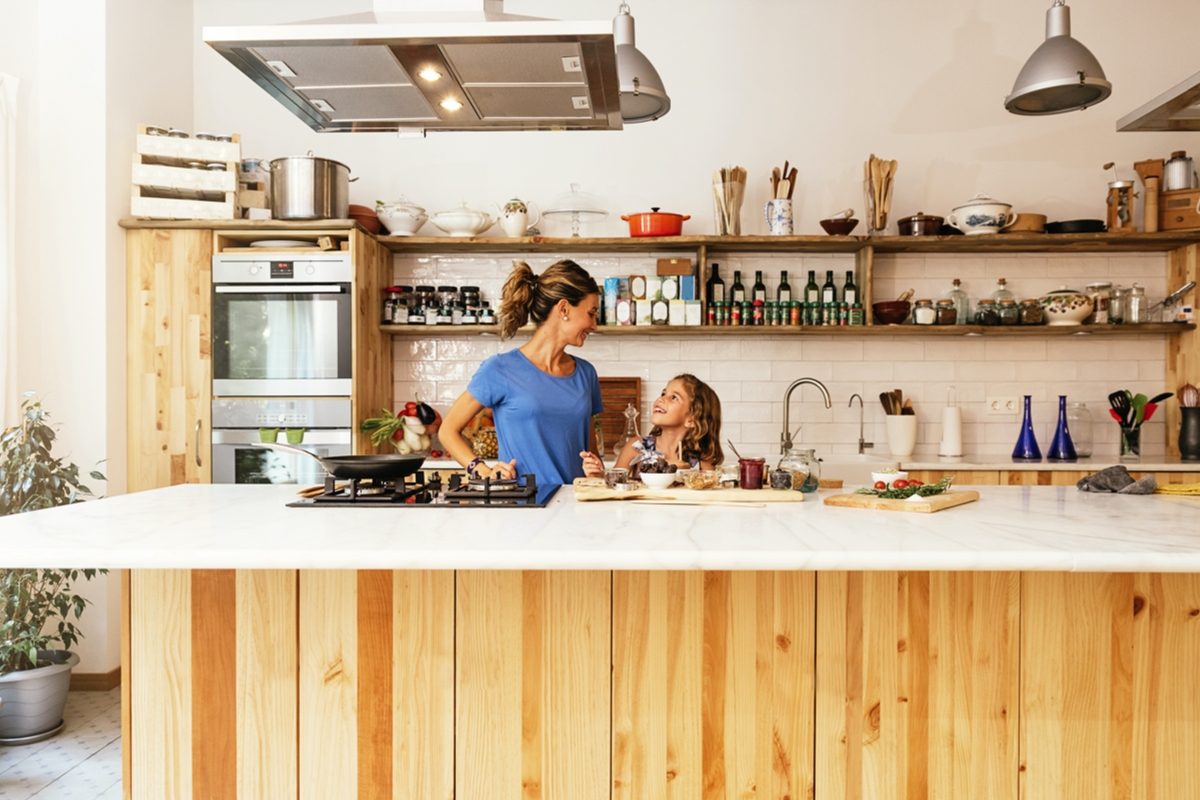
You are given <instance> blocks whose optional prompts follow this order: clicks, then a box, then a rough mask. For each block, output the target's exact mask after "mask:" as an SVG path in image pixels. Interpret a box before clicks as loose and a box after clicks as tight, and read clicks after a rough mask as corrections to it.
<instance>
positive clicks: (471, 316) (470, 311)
mask: <svg viewBox="0 0 1200 800" xmlns="http://www.w3.org/2000/svg"><path fill="white" fill-rule="evenodd" d="M462 324H463V325H478V324H479V309H477V308H475V306H467V307H466V308H465V309H463V318H462Z"/></svg>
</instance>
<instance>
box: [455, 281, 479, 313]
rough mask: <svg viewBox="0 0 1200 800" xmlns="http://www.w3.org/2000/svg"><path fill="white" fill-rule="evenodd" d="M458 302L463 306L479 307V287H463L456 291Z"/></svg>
mask: <svg viewBox="0 0 1200 800" xmlns="http://www.w3.org/2000/svg"><path fill="white" fill-rule="evenodd" d="M458 297H459V302H461V303H462V304H463V305H464V306H472V307H474V308H478V307H479V287H478V286H463V287H462V288H461V289H459V290H458Z"/></svg>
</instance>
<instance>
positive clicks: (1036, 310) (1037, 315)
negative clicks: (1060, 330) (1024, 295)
mask: <svg viewBox="0 0 1200 800" xmlns="http://www.w3.org/2000/svg"><path fill="white" fill-rule="evenodd" d="M1045 321H1046V315H1045V313H1044V312H1043V311H1042V303H1041V301H1040V300H1038V299H1037V298H1036V297H1035V298H1031V299H1029V300H1022V301H1021V324H1022V325H1041V324H1043V323H1044V322H1045Z"/></svg>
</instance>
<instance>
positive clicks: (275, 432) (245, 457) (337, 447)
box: [212, 397, 352, 484]
mask: <svg viewBox="0 0 1200 800" xmlns="http://www.w3.org/2000/svg"><path fill="white" fill-rule="evenodd" d="M212 411H213V413H212V419H213V431H212V482H213V483H299V484H319V483H322V482H324V480H325V470H324V469H322V467H321V464H320V462H318V461H317V460H316V459H312V458H308V457H306V456H302V455H300V454H298V453H295V454H293V453H287V452H283V451H281V450H271V449H268V448H265V447H255V443H256V442H261V441H263V440H264V439H265V440H268V441H278V442H288V441H289V440H290V441H292V443H293V444H296V445H297V446H299V447H303V448H304V449H306V450H310V451H312V452H313V453H315V454H317V455H319V456H345V455H350V454H351V448H352V444H351V438H352V430H351V427H350V425H351V423H350V398H348V397H305V398H277V397H276V398H272V397H238V398H233V397H230V398H216V399H214V400H213V409H212Z"/></svg>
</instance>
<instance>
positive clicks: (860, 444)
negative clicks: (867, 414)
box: [846, 392, 875, 456]
mask: <svg viewBox="0 0 1200 800" xmlns="http://www.w3.org/2000/svg"><path fill="white" fill-rule="evenodd" d="M856 397H857V398H858V454H859V455H860V456H861V455H862V454H863V450H866V449H867V448H868V447H874V446H875V443H874V442H867V441H863V399H862V395H861V394H859V393H858V392H855V393H854V394H852V395H850V402H849V403H846V405H847V406H853V405H854V398H856Z"/></svg>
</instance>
